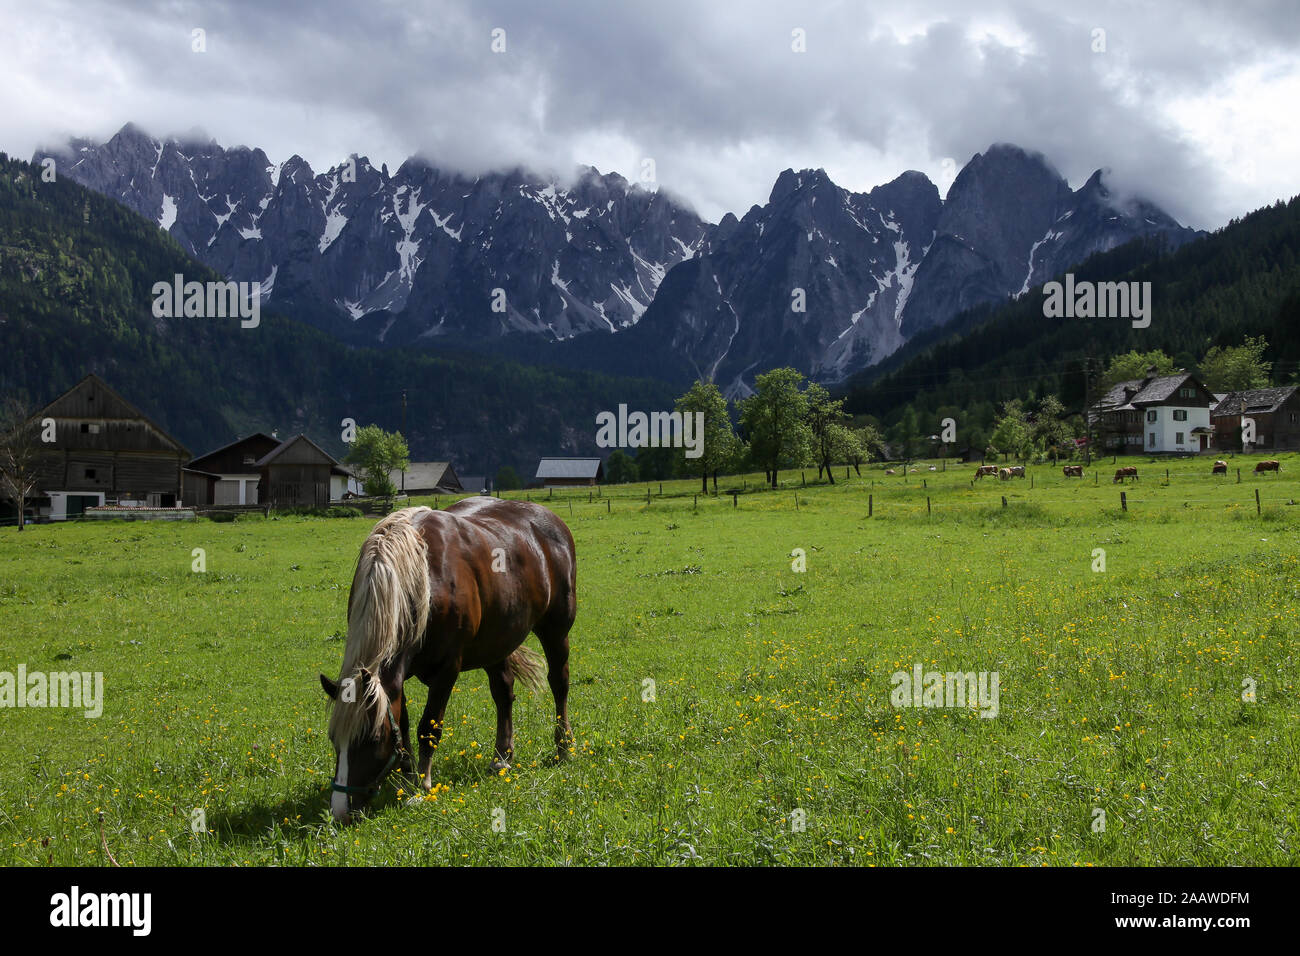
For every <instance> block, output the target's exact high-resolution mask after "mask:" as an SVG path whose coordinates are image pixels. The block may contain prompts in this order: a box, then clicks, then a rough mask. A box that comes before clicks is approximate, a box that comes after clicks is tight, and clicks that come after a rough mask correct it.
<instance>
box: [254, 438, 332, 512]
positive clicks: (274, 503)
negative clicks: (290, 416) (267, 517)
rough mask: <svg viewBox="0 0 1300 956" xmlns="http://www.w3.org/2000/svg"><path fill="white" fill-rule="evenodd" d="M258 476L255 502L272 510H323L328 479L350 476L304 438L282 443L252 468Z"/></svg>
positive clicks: (328, 491)
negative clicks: (335, 474)
mask: <svg viewBox="0 0 1300 956" xmlns="http://www.w3.org/2000/svg"><path fill="white" fill-rule="evenodd" d="M255 467H256V468H257V471H258V473H259V474H260V475H261V478H260V480H259V481H258V486H257V494H258V501H259V502H261V503H262V504H267V505H270V506H271V507H273V508H323V507H326V506H327V505H329V503H330V476H331V475H332V474H334V473H335V472H336V471H341V472H343V473H345V474H350V472H347V470H346V469H344V468H343V466H342V465H340V464H339V462H338V460H337V459H335V458H334V456H333V455H331V454H329V452H327V451H325V450H324V449H322V448H321V447H320V446H319V445H317V444H316V443H315V442H314V441H312V440H311V439H310V438H308V437H307V436H306V435H295V436H293V437H292V438H290V439H287V440H286V441H283V442H281V443H280V444H279V445H278V446H277V447H276V448H275V449H274V450H273V451H271V452H270V453H269V454H267V455H265V456H263V457H262V458H260V459H258V461H257V462H256V464H255Z"/></svg>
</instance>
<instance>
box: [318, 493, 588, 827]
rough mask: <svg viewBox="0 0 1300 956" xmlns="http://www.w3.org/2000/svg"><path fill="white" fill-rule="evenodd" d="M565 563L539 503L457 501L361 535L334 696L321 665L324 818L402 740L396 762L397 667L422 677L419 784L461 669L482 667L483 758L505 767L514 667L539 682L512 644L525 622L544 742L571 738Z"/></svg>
mask: <svg viewBox="0 0 1300 956" xmlns="http://www.w3.org/2000/svg"><path fill="white" fill-rule="evenodd" d="M576 571H577V559H576V554H575V549H574V544H573V536H572V535H571V534H570V533H569V529H568V527H567V526H566V525H565V524H564V522H563V521H561V520H560V518H558V517H557V516H556V515H555V514H553V513H552V512H551V511H549V510H548V509H546V508H543V507H542V506H540V505H535V504H530V503H526V502H520V501H501V500H498V499H495V498H488V497H475V498H466V499H464V500H462V501H458V502H456V503H455V504H453V505H451V506H450V507H448V508H447V509H446V510H445V511H434V510H431V509H429V508H406V509H403V510H401V511H397V512H394V513H393V514H391V515H389V516H388V517H386V518H384V519H383V520H382V521H380V522H379V524H377V525H376V526H375V528H374V530H373V531H372V532H371V533H370V536H369V537H368V538H367V539H366V541H365V543H364V544H363V545H362V548H361V555H360V557H359V558H358V560H357V569H356V573H355V574H354V576H353V580H352V591H351V593H350V595H349V597H348V641H347V646H346V648H345V650H344V658H343V671H342V682H343V684H346V683H347V682H348V681H352V682H353V683H352V684H351V688H350V689H352V690H353V691H354V693H353V694H351V695H346V694H340V686H341V685H339V684H334V683H333V682H331V681H329V680H328V679H327V678H326V677H324V675H322V676H321V683H322V685H323V686H324V687H325V690H326V693H328V694H329V695H330V697H331V698H332V699H334V700H335V701H336V703H335V709H334V713H333V714H332V715H331V719H330V739H331V740H332V741H333V743H334V746H335V750H336V752H337V754H338V769H337V770H336V773H335V783H336V784H338V785H339V786H338V787H336V790H339V788H340V787H346V788H347V790H346V791H342V792H336V793H335V800H334V813H335V816H336V817H337V818H339V819H346V818H347V816H348V811H349V810H350V809H351V803H350V802H347V801H342V800H340V799H339V798H340V797H341V796H342V795H343V793H347V792H351V791H354V790H356V789H357V788H358V787H361V788H364V787H366V786H367V785H368V784H369V783H370V782H371V781H372V778H374V777H375V776H376V775H382V774H383V771H382V770H381V769H380V768H382V767H383V766H385V764H386V762H389V763H390V764H391V758H392V756H393V754H394V749H395V748H397V749H399V750H403V749H404V750H405V754H403V755H402V758H403V759H402V763H403V764H404V765H405V764H406V763H407V760H406V759H405V758H406V756H408V755H409V752H410V746H409V740H408V726H409V717H408V713H407V706H406V705H407V701H406V698H405V694H404V691H403V687H404V685H405V682H406V680H407V678H408V677H418V678H419V679H420V680H421V681H422V682H423V683H425V684H426V685H428V687H429V697H428V701H427V703H426V705H425V709H424V714H423V716H422V718H421V720H420V724H419V727H418V728H417V731H416V736H417V739H418V741H419V765H418V769H419V774H420V776H421V778H422V780H421V782H422V785H423V786H424V788H425V789H430V788H431V787H432V785H433V784H432V777H431V764H432V759H433V750H434V747H435V746H436V745H437V742H438V740H439V739H440V737H441V734H442V721H443V716H444V712H445V710H446V706H447V700H448V698H449V697H450V696H451V690H452V687H453V685H454V684H455V682H456V678H457V677H458V676H459V674H460V672H461V671H463V670H473V669H475V668H482V669H484V670H486V671H487V674H488V685H489V688H490V690H491V692H492V698H493V701H494V702H495V703H496V707H497V739H496V760H495V761H494V763H493V767H494V768H498V769H499V768H504V767H506V766H509V764H508V761H509V760H510V757H511V755H512V752H513V748H514V731H513V725H512V723H511V704H512V702H513V701H514V694H513V684H514V678H515V677H516V676H519V677H522V678H524V679H525V681H530V680H531V681H533V682H540V672H541V667H540V662H539V661H537V659H536V655H533V654H532V652H530V651H526V649H524V648H522V647H521V645H522V644H523V641H524V639H525V638H526V637H527V636H528V633H529V631H532V632H534V633H535V634H536V635H537V637H538V640H539V641H540V643H541V645H542V650H543V651H544V652H545V654H546V660H547V664H548V665H549V673H548V675H547V677H548V680H549V682H550V685H551V692H552V694H553V695H554V697H555V706H556V728H555V743H556V750H557V755H558V756H561V757H562V756H564V754H565V753H566V751H567V743H568V740H569V739H570V737H571V731H570V728H569V719H568V688H569V666H568V656H569V638H568V635H569V629H570V627H572V625H573V619H574V616H575V614H576V611H577V590H576ZM348 696H351V697H352V698H353V699H352V700H351V701H349V700H348V699H347V697H348ZM399 722H400V728H401V729H400V739H399V732H398V730H397V724H398V723H399ZM386 729H389V730H391V731H392V732H391V733H390V734H387V735H386V734H385V733H384V731H385V730H386ZM390 769H391V766H390ZM379 782H382V779H381V780H380V781H379Z"/></svg>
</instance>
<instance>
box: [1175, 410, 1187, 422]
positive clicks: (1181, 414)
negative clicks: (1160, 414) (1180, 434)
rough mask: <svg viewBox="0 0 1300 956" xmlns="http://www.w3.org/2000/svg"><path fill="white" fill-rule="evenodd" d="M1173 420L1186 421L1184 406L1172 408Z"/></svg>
mask: <svg viewBox="0 0 1300 956" xmlns="http://www.w3.org/2000/svg"><path fill="white" fill-rule="evenodd" d="M1174 421H1176V422H1185V421H1187V409H1185V408H1175V409H1174Z"/></svg>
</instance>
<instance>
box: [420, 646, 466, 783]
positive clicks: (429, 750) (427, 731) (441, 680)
mask: <svg viewBox="0 0 1300 956" xmlns="http://www.w3.org/2000/svg"><path fill="white" fill-rule="evenodd" d="M457 676H459V671H458V670H457V669H456V668H455V667H447V668H444V669H443V670H441V671H439V672H438V674H437V675H436V676H435V677H434V678H433V679H432V681H425V683H426V684H428V685H429V699H428V701H427V702H426V703H425V705H424V716H422V717H421V718H420V725H419V726H418V727H417V728H416V729H415V736H416V739H417V740H418V741H419V743H420V759H419V762H418V763H417V764H416V772H417V773H418V774H419V777H420V786H422V787H423V788H424V789H425V790H432V789H433V751H434V748H436V747H437V746H438V741H439V740H441V739H442V719H443V716H444V715H445V714H446V712H447V701H448V699H449V698H450V697H451V689H452V687H453V686H455V684H456V678H457Z"/></svg>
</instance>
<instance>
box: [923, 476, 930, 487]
mask: <svg viewBox="0 0 1300 956" xmlns="http://www.w3.org/2000/svg"><path fill="white" fill-rule="evenodd" d="M921 487H922V488H929V487H930V486H929V485H927V484H926V479H924V478H922V479H921Z"/></svg>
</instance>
